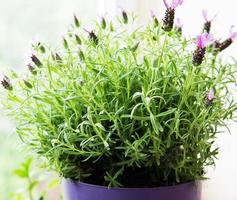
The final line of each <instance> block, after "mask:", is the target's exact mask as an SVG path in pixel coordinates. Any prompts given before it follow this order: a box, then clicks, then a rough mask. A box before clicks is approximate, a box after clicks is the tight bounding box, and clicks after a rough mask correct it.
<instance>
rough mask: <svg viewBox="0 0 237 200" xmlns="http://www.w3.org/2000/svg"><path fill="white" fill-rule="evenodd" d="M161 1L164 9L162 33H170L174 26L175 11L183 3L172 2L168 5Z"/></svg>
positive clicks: (181, 0)
mask: <svg viewBox="0 0 237 200" xmlns="http://www.w3.org/2000/svg"><path fill="white" fill-rule="evenodd" d="M163 1H164V4H165V7H166V12H165V17H164V19H163V27H162V28H163V29H164V31H171V30H172V28H173V26H174V17H175V9H176V8H177V7H178V6H179V5H181V4H182V3H183V0H172V2H171V3H168V2H167V0H163Z"/></svg>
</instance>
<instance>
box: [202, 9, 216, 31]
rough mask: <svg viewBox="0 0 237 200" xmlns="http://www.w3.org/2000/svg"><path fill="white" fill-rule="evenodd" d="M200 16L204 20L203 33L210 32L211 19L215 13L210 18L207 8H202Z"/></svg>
mask: <svg viewBox="0 0 237 200" xmlns="http://www.w3.org/2000/svg"><path fill="white" fill-rule="evenodd" d="M202 16H203V18H204V20H205V23H204V27H203V33H205V32H206V33H210V31H211V25H212V21H213V20H214V19H215V18H216V16H217V14H216V15H215V16H214V17H213V18H212V19H209V18H208V13H207V10H203V11H202Z"/></svg>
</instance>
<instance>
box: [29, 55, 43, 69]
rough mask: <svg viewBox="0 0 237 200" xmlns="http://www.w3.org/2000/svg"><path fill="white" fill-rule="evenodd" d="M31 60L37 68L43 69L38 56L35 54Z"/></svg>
mask: <svg viewBox="0 0 237 200" xmlns="http://www.w3.org/2000/svg"><path fill="white" fill-rule="evenodd" d="M31 60H32V62H33V63H35V65H36V66H37V67H42V63H41V61H40V60H39V58H37V56H36V55H35V54H32V55H31Z"/></svg>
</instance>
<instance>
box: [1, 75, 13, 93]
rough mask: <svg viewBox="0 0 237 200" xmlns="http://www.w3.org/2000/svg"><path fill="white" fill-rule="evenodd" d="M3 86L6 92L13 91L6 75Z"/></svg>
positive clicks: (2, 82)
mask: <svg viewBox="0 0 237 200" xmlns="http://www.w3.org/2000/svg"><path fill="white" fill-rule="evenodd" d="M1 84H2V86H3V87H4V88H5V89H6V90H12V89H13V87H12V84H11V81H10V79H9V78H8V77H7V76H6V75H3V78H2V80H1Z"/></svg>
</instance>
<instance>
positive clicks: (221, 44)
mask: <svg viewBox="0 0 237 200" xmlns="http://www.w3.org/2000/svg"><path fill="white" fill-rule="evenodd" d="M233 28H234V26H231V27H230V34H229V38H227V39H226V40H224V41H223V42H218V41H216V42H215V43H214V44H218V45H213V46H214V49H215V51H216V52H221V51H223V50H225V49H226V48H228V47H229V46H230V45H231V44H232V43H233V42H234V41H235V40H236V39H237V32H234V31H233Z"/></svg>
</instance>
